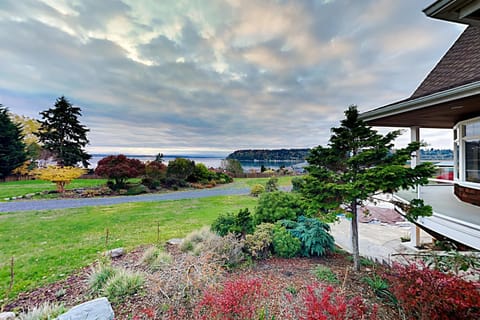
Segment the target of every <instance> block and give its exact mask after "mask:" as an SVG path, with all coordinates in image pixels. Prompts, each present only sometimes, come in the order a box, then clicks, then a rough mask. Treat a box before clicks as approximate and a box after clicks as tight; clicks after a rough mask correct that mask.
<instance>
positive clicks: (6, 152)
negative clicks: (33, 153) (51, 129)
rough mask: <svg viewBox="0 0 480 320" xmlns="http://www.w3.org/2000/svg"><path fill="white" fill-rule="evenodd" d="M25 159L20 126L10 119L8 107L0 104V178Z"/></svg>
mask: <svg viewBox="0 0 480 320" xmlns="http://www.w3.org/2000/svg"><path fill="white" fill-rule="evenodd" d="M26 159H27V156H26V153H25V144H24V143H23V136H22V128H21V126H19V125H17V124H15V123H14V122H13V121H12V120H11V119H10V117H9V116H8V109H7V108H4V107H3V105H1V104H0V178H2V179H3V178H5V177H6V176H8V175H9V174H10V173H11V172H12V171H13V169H15V168H17V167H19V166H21V165H22V164H23V162H24V161H25V160H26Z"/></svg>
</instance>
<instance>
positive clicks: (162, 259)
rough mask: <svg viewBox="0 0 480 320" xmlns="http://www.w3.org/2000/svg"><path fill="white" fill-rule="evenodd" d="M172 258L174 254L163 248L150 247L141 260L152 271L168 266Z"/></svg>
mask: <svg viewBox="0 0 480 320" xmlns="http://www.w3.org/2000/svg"><path fill="white" fill-rule="evenodd" d="M172 260H173V259H172V255H171V254H170V253H168V252H165V250H163V249H162V248H158V247H150V248H148V249H147V250H146V251H145V253H144V254H143V256H142V260H141V262H142V264H143V265H145V266H147V268H148V269H149V270H150V271H158V270H162V269H164V268H166V267H168V266H169V265H170V264H171V263H172Z"/></svg>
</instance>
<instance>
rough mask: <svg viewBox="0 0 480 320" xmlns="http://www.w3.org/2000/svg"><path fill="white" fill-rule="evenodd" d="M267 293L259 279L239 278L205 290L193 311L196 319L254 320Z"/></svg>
mask: <svg viewBox="0 0 480 320" xmlns="http://www.w3.org/2000/svg"><path fill="white" fill-rule="evenodd" d="M266 297H268V292H267V291H266V290H265V289H263V288H262V283H261V281H260V280H259V279H246V278H239V279H235V280H229V281H226V282H225V283H224V284H223V287H221V288H219V289H218V290H215V289H214V288H210V289H207V290H206V291H205V292H204V294H203V298H202V300H201V301H200V302H199V304H198V305H197V308H196V310H195V313H196V319H209V320H212V319H222V320H231V319H232V320H233V319H255V318H256V317H257V315H258V313H259V312H260V309H261V305H262V302H264V301H265V298H266Z"/></svg>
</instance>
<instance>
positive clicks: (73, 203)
mask: <svg viewBox="0 0 480 320" xmlns="http://www.w3.org/2000/svg"><path fill="white" fill-rule="evenodd" d="M249 192H250V189H248V188H229V187H220V188H214V189H202V190H191V191H178V192H170V193H158V194H144V195H138V196H119V197H105V198H82V199H51V200H16V201H10V202H1V203H0V212H16V211H28V210H51V209H66V208H79V207H88V206H105V205H113V204H119V203H128V202H152V201H165V200H181V199H197V198H206V197H213V196H228V195H244V194H245V195H246V194H249Z"/></svg>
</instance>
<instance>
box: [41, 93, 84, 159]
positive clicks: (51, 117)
mask: <svg viewBox="0 0 480 320" xmlns="http://www.w3.org/2000/svg"><path fill="white" fill-rule="evenodd" d="M40 115H41V116H42V117H43V121H40V124H41V125H40V130H39V133H38V137H39V140H40V142H41V143H43V147H44V149H46V150H48V151H50V152H52V153H53V154H54V155H55V159H56V161H57V163H58V165H59V166H75V165H76V164H77V163H78V162H82V164H83V166H84V167H87V166H88V164H89V163H88V160H89V159H90V158H91V156H90V155H89V154H87V153H86V152H85V151H84V150H83V148H84V147H85V146H86V145H87V144H88V142H89V141H88V139H87V132H88V131H90V130H89V129H87V128H86V127H85V126H83V125H81V124H80V122H79V120H78V117H79V116H81V110H80V108H78V107H74V106H72V104H71V103H70V102H69V101H68V100H67V99H66V98H65V97H63V96H62V97H60V98H58V99H57V101H56V102H55V106H54V107H53V108H50V109H48V110H46V111H43V112H40Z"/></svg>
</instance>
